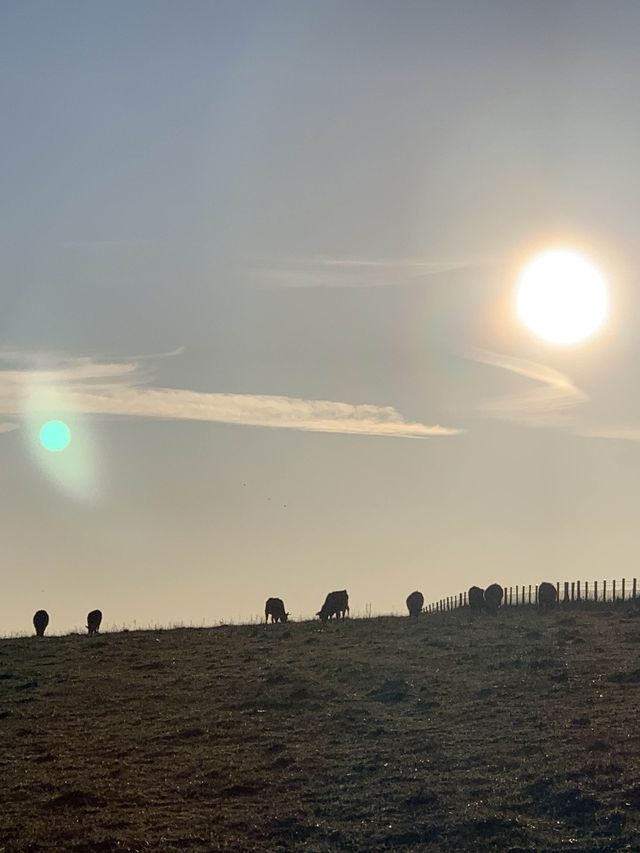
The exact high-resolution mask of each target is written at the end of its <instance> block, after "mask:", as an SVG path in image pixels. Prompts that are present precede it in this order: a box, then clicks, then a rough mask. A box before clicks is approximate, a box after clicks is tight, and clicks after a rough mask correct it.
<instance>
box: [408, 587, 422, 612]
mask: <svg viewBox="0 0 640 853" xmlns="http://www.w3.org/2000/svg"><path fill="white" fill-rule="evenodd" d="M423 607H424V595H423V594H422V593H421V592H418V590H416V591H415V592H412V593H411V595H408V596H407V610H408V611H409V616H412V617H414V618H417V617H418V616H419V615H420V614H421V613H422V608H423Z"/></svg>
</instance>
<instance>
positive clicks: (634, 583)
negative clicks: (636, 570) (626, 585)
mask: <svg viewBox="0 0 640 853" xmlns="http://www.w3.org/2000/svg"><path fill="white" fill-rule="evenodd" d="M632 597H633V598H635V597H636V579H635V578H634V579H633V592H632Z"/></svg>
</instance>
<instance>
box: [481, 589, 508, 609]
mask: <svg viewBox="0 0 640 853" xmlns="http://www.w3.org/2000/svg"><path fill="white" fill-rule="evenodd" d="M503 595H504V590H503V589H502V587H501V586H500V584H499V583H492V584H491V586H488V587H487V588H486V589H485V591H484V605H485V608H486V610H487V612H488V613H497V611H498V607H500V604H501V603H502V596H503Z"/></svg>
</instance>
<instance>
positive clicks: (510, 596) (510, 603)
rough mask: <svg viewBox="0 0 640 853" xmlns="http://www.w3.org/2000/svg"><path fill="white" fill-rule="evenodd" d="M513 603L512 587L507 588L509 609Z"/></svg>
mask: <svg viewBox="0 0 640 853" xmlns="http://www.w3.org/2000/svg"><path fill="white" fill-rule="evenodd" d="M512 603H513V587H509V607H511V605H512Z"/></svg>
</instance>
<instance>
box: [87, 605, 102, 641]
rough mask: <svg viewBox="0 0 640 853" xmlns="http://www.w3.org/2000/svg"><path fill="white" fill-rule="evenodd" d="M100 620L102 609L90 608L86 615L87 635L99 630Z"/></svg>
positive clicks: (96, 632)
mask: <svg viewBox="0 0 640 853" xmlns="http://www.w3.org/2000/svg"><path fill="white" fill-rule="evenodd" d="M101 622H102V611H101V610H92V611H91V613H89V614H88V615H87V631H88V632H89V635H90V636H91V634H98V633H99V631H100V623H101Z"/></svg>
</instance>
